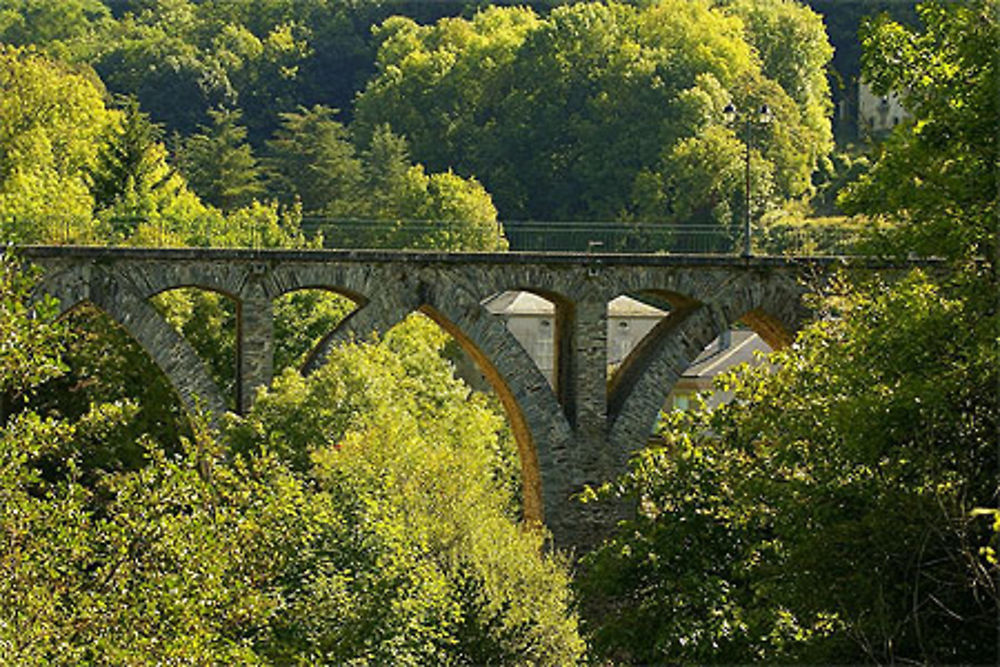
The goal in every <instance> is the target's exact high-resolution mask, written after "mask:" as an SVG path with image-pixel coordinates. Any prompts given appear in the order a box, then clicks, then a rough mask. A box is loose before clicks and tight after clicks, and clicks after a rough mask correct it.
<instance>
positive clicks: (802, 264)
mask: <svg viewBox="0 0 1000 667" xmlns="http://www.w3.org/2000/svg"><path fill="white" fill-rule="evenodd" d="M21 253H22V254H23V256H25V257H26V258H28V259H30V260H31V261H33V262H35V263H36V264H38V265H41V266H42V267H43V268H44V270H45V276H44V282H43V289H44V290H45V291H47V292H48V293H50V294H52V295H53V296H55V297H57V298H58V299H59V300H60V304H61V307H62V309H63V311H64V312H65V311H68V310H69V309H72V308H74V307H76V306H77V305H79V304H81V303H84V302H88V303H91V304H93V305H94V306H96V307H98V308H100V309H102V310H103V311H104V312H106V313H107V314H108V315H109V316H110V317H111V318H112V319H114V320H115V321H116V322H118V323H119V324H120V325H121V326H122V327H124V328H125V329H126V330H127V331H128V332H129V333H130V334H131V335H132V336H133V337H134V338H135V339H136V340H137V341H138V342H139V343H140V344H141V345H142V346H143V347H144V348H145V350H146V352H147V353H148V354H149V355H150V357H151V358H152V359H153V361H154V362H155V363H156V364H158V365H159V367H160V368H161V369H162V370H163V371H164V373H165V374H166V376H167V377H168V378H169V380H170V381H171V383H172V384H173V386H174V388H175V389H176V391H177V393H178V394H179V396H180V397H181V399H182V400H183V402H184V403H185V405H186V406H188V407H189V408H190V407H191V406H193V405H195V404H196V403H198V404H200V405H202V406H207V407H208V408H209V409H210V410H212V411H214V412H216V413H220V414H221V412H223V411H224V410H225V409H226V408H225V406H226V401H225V399H224V397H223V396H222V395H221V394H220V390H219V388H218V387H217V386H216V384H215V383H214V382H213V381H212V379H211V378H210V377H209V374H208V372H207V370H206V367H205V365H204V364H203V363H202V361H201V360H200V359H199V358H198V356H197V355H196V354H195V352H194V350H193V349H192V348H191V346H190V345H189V344H188V343H187V342H186V341H185V340H184V339H183V338H182V337H181V336H180V335H179V334H178V333H177V332H176V331H175V330H174V329H173V328H172V327H171V326H170V325H169V324H168V323H167V322H166V321H165V320H164V319H163V318H162V317H161V316H160V315H159V314H158V312H157V311H156V310H155V309H154V308H153V307H152V306H151V305H150V303H149V299H150V297H152V296H154V295H156V294H159V293H161V292H165V291H167V290H172V289H175V288H180V287H197V288H202V289H206V290H214V291H216V292H219V293H221V294H223V295H225V296H227V297H229V298H231V299H233V300H234V301H235V303H236V304H237V322H238V324H237V364H236V366H237V376H238V377H237V382H236V385H237V397H236V405H237V409H238V410H240V411H245V410H246V409H248V408H249V406H250V404H251V401H252V400H253V395H254V390H255V388H256V387H258V386H261V385H266V384H268V383H269V382H270V380H271V373H272V363H273V361H272V358H273V349H274V342H273V324H272V312H273V310H272V308H273V307H272V303H273V301H274V299H276V298H277V297H280V296H282V295H284V294H286V293H288V292H292V291H294V290H300V289H322V290H330V291H333V292H337V293H339V294H342V295H345V296H347V297H349V298H350V299H352V300H353V301H354V302H355V303H356V304H357V308H356V310H355V311H354V312H353V313H352V314H351V315H350V316H348V317H347V318H346V319H345V320H344V321H343V322H342V323H341V324H340V325H339V327H338V328H337V329H336V330H334V331H332V332H330V333H329V335H327V336H326V337H325V338H324V339H323V340H322V341H321V342H320V343H319V344H318V345H317V347H316V348H315V349H314V350H313V352H312V353H311V355H310V356H309V357H308V360H307V362H306V364H305V367H304V368H303V371H304V372H306V373H308V372H310V371H312V370H313V369H315V368H317V367H318V366H320V365H321V364H322V363H323V360H324V358H325V357H326V355H327V353H328V352H329V350H330V349H331V346H333V345H336V344H338V342H339V341H344V340H348V339H351V338H352V337H355V338H358V339H363V338H367V337H368V336H369V335H370V334H371V333H372V332H384V331H386V330H388V329H389V328H391V327H392V326H393V325H395V324H396V323H397V322H399V321H401V320H402V319H403V318H405V317H406V316H407V315H408V314H410V313H412V312H421V313H424V314H425V315H427V316H428V317H430V318H431V319H432V320H434V321H435V322H437V323H438V324H439V325H440V326H441V327H442V328H444V329H445V330H446V331H447V332H448V333H450V334H451V335H452V336H453V337H454V338H455V339H456V340H457V341H458V343H459V344H461V346H462V347H463V349H464V350H465V351H466V352H467V353H468V354H469V355H470V356H471V357H472V358H473V359H474V360H475V361H476V363H477V364H478V366H479V368H480V370H481V371H482V372H483V374H484V375H485V377H486V378H487V380H489V382H490V383H491V385H492V386H493V388H494V389H495V390H496V392H497V393H498V395H499V396H500V399H501V401H502V403H503V406H504V408H505V409H506V412H507V417H508V419H509V422H510V424H511V426H512V430H513V432H514V435H515V437H516V440H517V445H518V448H519V453H520V459H521V466H522V474H523V488H524V513H525V518H526V519H527V520H529V521H539V522H544V523H545V524H546V525H547V526H548V527H549V529H550V530H551V531H552V533H553V536H554V539H555V541H556V543H557V544H559V545H561V546H573V545H582V544H585V543H586V542H587V541H588V540H592V539H593V538H594V537H595V536H597V535H599V534H601V533H603V532H605V530H606V529H607V528H608V527H609V524H610V523H611V522H612V521H613V520H614V518H615V517H614V516H611V515H612V514H614V512H613V511H612V510H608V509H600V510H595V509H593V508H592V505H588V506H585V505H582V504H581V503H578V502H575V501H573V500H572V496H573V494H574V493H576V492H578V491H579V490H581V489H582V488H583V487H584V485H587V484H598V483H601V482H603V481H606V480H609V479H612V478H613V477H614V476H615V475H617V474H618V473H620V472H622V471H623V470H624V468H625V464H626V461H627V459H628V457H629V454H630V453H631V452H632V451H634V450H635V449H636V448H638V447H640V446H642V445H643V444H644V443H645V442H646V440H647V438H648V436H649V434H650V432H651V429H652V428H653V426H654V424H655V422H656V419H657V415H658V413H659V410H660V408H661V406H662V405H663V403H664V399H665V397H666V396H667V394H668V393H669V392H670V389H671V387H672V386H673V385H674V383H675V382H676V381H677V379H678V378H679V377H680V376H681V374H682V373H683V372H684V370H685V369H686V368H687V366H688V365H689V364H690V362H691V361H692V360H693V359H694V357H695V356H697V355H698V353H699V352H700V351H701V350H702V349H703V348H704V347H705V346H706V345H707V344H708V343H709V342H711V340H712V339H713V338H714V337H715V336H716V335H717V334H718V333H719V332H720V331H722V330H724V329H726V328H728V327H729V326H730V325H731V324H733V323H735V322H737V321H741V322H743V323H744V324H746V325H747V326H749V327H751V328H753V329H754V330H755V331H757V332H758V333H759V334H760V335H761V336H762V337H763V338H764V339H765V340H766V341H767V342H768V343H769V344H771V345H772V346H773V347H779V346H781V345H784V344H786V343H787V342H789V341H790V340H791V337H792V335H793V334H794V332H795V331H796V330H797V329H798V328H799V327H800V325H801V323H802V322H803V321H804V320H805V318H807V317H808V315H809V313H808V312H807V311H806V310H805V309H804V308H803V306H802V304H801V299H800V297H801V295H802V294H803V293H804V292H805V291H808V289H809V284H810V283H811V282H813V281H814V280H816V279H817V277H818V276H822V275H823V274H825V273H826V269H827V267H828V266H829V265H830V264H832V263H836V262H837V261H838V260H836V259H833V258H825V259H818V258H813V259H803V258H800V259H791V258H776V257H753V258H733V257H722V256H720V257H708V256H669V255H666V256H659V255H613V254H552V253H545V254H531V253H502V254H484V253H432V252H403V251H298V250H291V251H290V250H215V249H152V248H93V247H72V246H57V247H29V248H23V249H21ZM506 290H527V291H530V292H534V293H536V294H538V295H540V296H542V297H544V298H546V299H548V300H549V301H551V302H552V303H553V304H554V306H555V311H556V326H555V329H556V331H555V346H554V356H555V368H556V371H555V387H554V388H553V387H551V386H550V385H549V383H548V381H547V380H546V378H545V377H544V376H543V374H542V372H541V371H540V370H539V369H538V367H537V366H536V365H535V364H534V363H533V362H532V360H531V359H530V358H529V356H528V354H527V352H525V350H524V349H523V348H522V347H521V345H520V344H519V343H518V341H517V340H516V339H515V338H514V337H513V335H512V334H511V333H510V332H509V331H508V330H507V329H506V328H505V326H504V325H503V323H502V322H501V321H499V320H498V319H497V318H496V317H494V316H492V315H491V314H490V313H489V312H488V311H487V310H486V308H485V307H484V306H483V302H484V301H486V300H488V299H489V298H490V297H491V296H493V295H495V294H497V293H500V292H504V291H506ZM621 294H629V295H632V296H635V297H637V298H645V299H647V300H651V301H654V302H656V303H657V304H668V305H669V314H668V315H667V317H665V318H664V319H663V320H662V321H661V322H660V323H659V324H658V325H657V326H656V327H655V328H654V329H653V330H652V332H650V334H649V335H647V336H646V338H645V339H643V341H642V342H641V343H640V344H639V345H638V346H637V347H636V348H635V349H634V350H633V351H632V353H631V354H630V355H629V356H628V358H627V359H626V360H625V362H624V363H623V364H622V365H621V366H620V367H619V368H618V370H617V371H616V372H615V373H614V375H613V376H611V377H610V378H609V377H608V375H607V373H608V370H607V356H606V355H607V352H606V339H607V316H608V315H607V304H608V302H609V301H610V300H612V299H614V298H615V297H617V296H619V295H621Z"/></svg>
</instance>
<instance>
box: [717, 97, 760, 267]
mask: <svg viewBox="0 0 1000 667" xmlns="http://www.w3.org/2000/svg"><path fill="white" fill-rule="evenodd" d="M722 114H723V116H725V118H726V122H727V123H729V124H730V125H732V124H734V123H736V121H737V120H738V119H739V117H740V113H739V111H737V109H736V107H735V106H734V105H733V103H732V102H730V103H729V104H727V105H726V108H725V109H723V110H722ZM742 115H743V118H744V119H745V121H746V183H745V187H746V191H745V193H744V194H745V195H746V199H745V203H746V210H744V212H743V256H744V257H750V256H751V255H752V254H753V252H752V250H751V249H750V146H751V144H752V142H753V125H754V120H756V121H757V123H758V124H759V125H766V124H767V123H770V122H771V109H770V107H768V106H767V105H766V104H762V105H760V109H758V111H757V115H756V119H755V118H754V114H751V113H744V114H742Z"/></svg>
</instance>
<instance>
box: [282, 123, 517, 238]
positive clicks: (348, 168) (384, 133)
mask: <svg viewBox="0 0 1000 667" xmlns="http://www.w3.org/2000/svg"><path fill="white" fill-rule="evenodd" d="M333 114H334V112H333V110H332V109H329V108H326V107H320V106H317V107H314V108H313V109H301V110H300V111H299V112H298V113H288V114H283V115H282V117H283V124H282V127H281V129H280V130H279V131H278V132H277V133H276V134H275V137H274V139H272V140H271V141H269V142H268V145H269V148H270V153H269V157H268V158H267V166H268V173H269V174H270V179H271V188H272V191H273V192H274V193H275V194H276V195H277V196H278V197H279V198H281V199H283V200H285V201H296V202H301V206H302V209H303V211H304V213H305V214H306V215H307V216H313V217H315V218H317V219H318V220H317V222H318V223H319V224H320V225H323V227H321V229H323V230H324V233H325V234H324V235H325V238H326V239H327V241H328V242H329V243H331V244H332V245H334V246H348V247H350V246H354V247H357V246H363V247H375V248H385V247H389V248H436V249H442V250H445V249H447V250H498V249H503V248H506V241H505V239H504V238H503V236H502V233H501V232H502V230H501V229H500V226H499V225H498V223H497V212H496V209H495V208H494V207H493V202H492V200H491V198H490V195H489V194H488V193H487V192H486V190H485V189H483V187H482V186H481V185H480V184H479V183H478V182H477V181H476V180H475V179H463V178H460V177H458V176H456V175H455V174H454V173H452V172H451V171H448V172H446V173H441V174H430V175H428V174H426V173H425V171H424V168H423V167H422V166H421V165H413V164H412V163H411V162H410V159H409V151H408V147H407V144H406V141H405V140H404V139H403V138H402V137H399V136H397V135H395V134H393V133H392V131H391V130H390V129H389V128H388V126H380V127H378V128H376V130H375V132H374V134H373V135H372V137H371V139H370V141H369V143H368V147H367V148H366V149H365V150H364V151H362V152H361V153H360V155H359V154H358V152H357V151H356V149H355V147H354V144H353V143H351V141H350V140H349V137H348V131H347V129H346V128H345V127H344V126H343V125H341V124H340V123H339V122H337V121H336V120H334V119H333Z"/></svg>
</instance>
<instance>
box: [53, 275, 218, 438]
mask: <svg viewBox="0 0 1000 667" xmlns="http://www.w3.org/2000/svg"><path fill="white" fill-rule="evenodd" d="M42 293H47V294H50V295H52V296H53V297H55V298H56V299H58V300H59V304H60V306H59V307H60V312H61V314H63V315H65V314H66V313H68V312H69V311H71V310H73V309H74V308H76V307H77V306H79V305H80V304H82V303H90V304H92V305H94V306H95V307H97V308H99V309H100V310H101V311H102V312H104V313H105V314H107V315H108V316H109V317H110V318H111V319H112V320H113V321H115V322H116V323H117V324H118V325H120V326H121V327H122V328H123V329H124V330H125V331H126V332H128V334H129V335H130V336H131V337H132V338H133V339H134V340H135V341H136V342H138V343H139V345H141V346H142V348H143V350H145V351H146V354H148V355H149V357H150V359H152V360H153V363H155V364H156V365H157V366H158V367H159V368H160V370H161V371H163V373H164V375H166V377H167V379H168V380H169V382H170V384H171V386H172V387H173V388H174V390H175V391H176V392H177V394H178V396H180V398H181V401H182V403H183V404H184V407H185V409H186V410H187V411H188V412H189V413H191V414H193V413H194V411H195V410H205V411H207V412H208V413H209V418H210V420H211V421H212V423H213V425H215V424H217V423H218V419H219V417H220V416H221V415H222V414H224V413H225V412H226V402H225V400H224V399H223V398H222V394H221V392H220V391H219V388H218V386H217V385H216V384H215V382H214V381H213V380H212V378H211V377H210V376H209V374H208V372H207V371H206V369H205V365H204V362H203V361H202V360H201V358H199V357H198V355H197V354H196V353H195V351H194V349H193V348H192V347H191V345H190V344H189V343H188V342H187V341H186V340H184V338H183V337H182V336H181V335H180V334H178V333H177V332H176V331H174V329H173V328H172V327H171V326H170V325H169V324H168V323H167V322H166V320H164V319H163V317H162V316H160V314H159V313H158V312H157V311H156V309H155V308H153V307H152V306H151V305H150V304H149V302H148V301H147V300H146V298H145V297H144V296H143V295H142V294H141V293H139V292H138V291H137V290H136V289H134V288H133V287H132V286H131V285H129V284H128V283H127V282H125V281H122V280H120V279H118V278H117V277H116V276H113V275H111V274H109V273H108V272H106V271H103V270H100V269H98V268H96V267H93V266H85V267H75V268H74V269H71V270H69V271H64V272H60V273H58V274H55V275H53V276H51V277H50V278H48V279H47V280H45V281H44V282H43V283H42V285H41V286H40V288H39V294H42Z"/></svg>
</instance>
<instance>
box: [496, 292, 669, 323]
mask: <svg viewBox="0 0 1000 667" xmlns="http://www.w3.org/2000/svg"><path fill="white" fill-rule="evenodd" d="M483 305H484V306H485V307H486V309H487V310H488V311H490V312H491V313H493V314H494V315H507V316H510V315H540V316H552V315H555V306H554V305H553V303H552V302H551V301H549V300H548V299H546V298H544V297H540V296H538V295H537V294H535V293H533V292H523V291H513V290H512V291H508V292H503V293H501V294H498V295H497V296H494V297H491V298H490V299H488V300H486V301H485V302H484V303H483ZM666 314H667V311H665V310H661V309H659V308H656V307H655V306H650V305H649V304H646V303H643V302H642V301H639V300H637V299H633V298H632V297H630V296H627V295H625V294H622V295H621V296H618V297H615V298H614V299H612V300H611V302H610V303H608V316H609V317H648V318H656V319H659V318H661V317H664V316H665V315H666Z"/></svg>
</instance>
